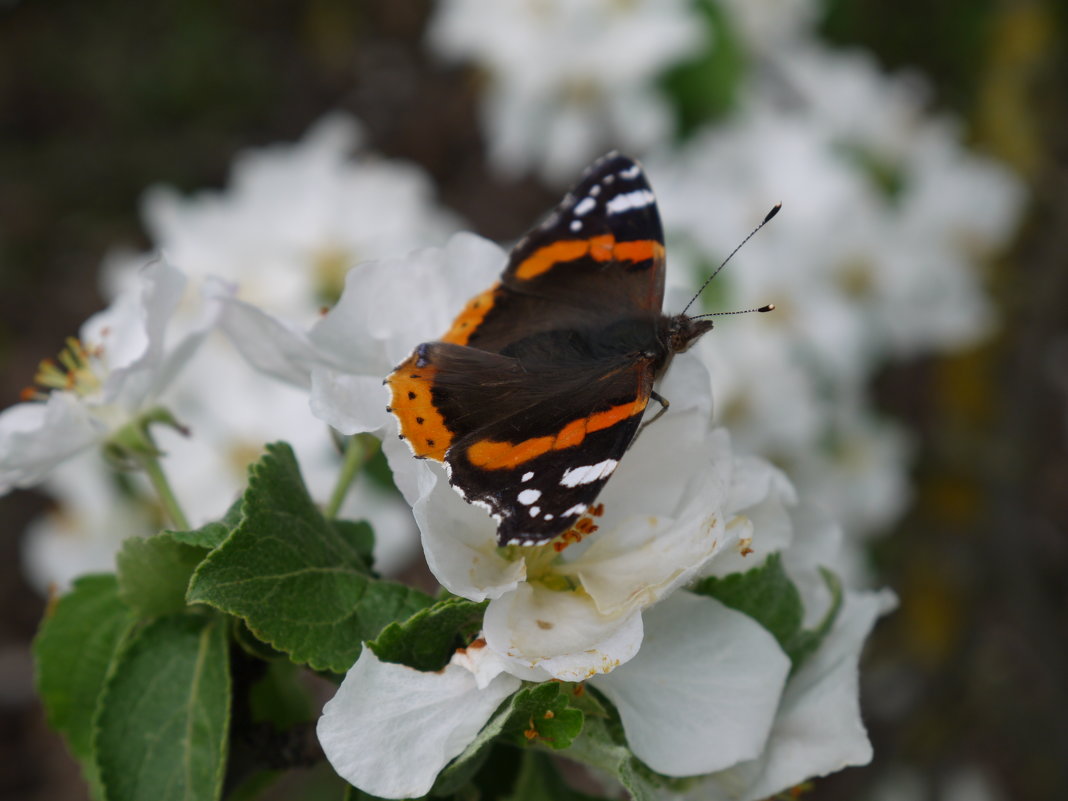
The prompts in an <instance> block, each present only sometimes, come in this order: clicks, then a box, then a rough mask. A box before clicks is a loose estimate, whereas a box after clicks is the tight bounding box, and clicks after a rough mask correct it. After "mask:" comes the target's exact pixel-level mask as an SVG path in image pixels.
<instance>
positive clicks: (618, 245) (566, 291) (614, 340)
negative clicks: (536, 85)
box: [386, 153, 664, 544]
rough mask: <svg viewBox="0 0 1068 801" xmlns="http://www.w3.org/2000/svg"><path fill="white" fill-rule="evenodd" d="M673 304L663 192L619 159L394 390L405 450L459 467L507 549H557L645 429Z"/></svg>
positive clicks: (548, 223)
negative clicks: (666, 297) (668, 299)
mask: <svg viewBox="0 0 1068 801" xmlns="http://www.w3.org/2000/svg"><path fill="white" fill-rule="evenodd" d="M663 294H664V244H663V232H662V230H661V226H660V217H659V213H658V212H657V208H656V201H655V198H654V196H653V193H652V190H651V189H650V188H649V183H648V181H647V180H646V178H645V174H644V173H643V171H642V169H641V167H640V165H638V163H637V162H635V161H633V160H632V159H629V158H627V157H626V156H622V155H619V154H614V153H613V154H609V155H608V156H605V157H604V158H602V159H600V160H599V161H597V162H596V163H594V164H593V165H592V166H591V167H590V169H589V170H587V172H586V174H585V175H584V176H583V177H582V179H581V180H580V181H579V183H578V184H577V185H576V186H575V187H574V189H572V191H571V192H570V193H568V195H567V196H566V197H565V198H564V199H563V201H562V202H561V203H560V205H559V206H558V207H557V208H556V209H555V210H554V211H553V213H552V214H550V215H549V217H548V218H547V219H546V220H545V221H544V222H543V223H542V224H541V225H539V226H538V227H536V228H535V229H534V230H532V231H531V232H530V233H529V234H528V235H527V236H526V237H524V238H523V239H522V240H521V241H520V242H519V243H518V244H517V245H516V247H515V248H514V249H513V251H512V253H511V256H510V257H509V261H508V265H507V267H506V268H505V270H504V273H503V274H502V276H501V279H500V281H499V282H498V284H496V285H495V286H493V287H490V288H489V289H487V290H486V291H485V292H482V293H481V294H479V295H477V296H476V297H474V298H472V299H471V301H470V302H468V304H467V306H465V308H464V309H463V311H461V313H460V314H459V316H458V317H457V318H456V320H455V321H454V322H453V325H452V327H451V328H450V329H449V331H447V332H446V333H445V335H444V336H443V337H442V339H441V341H440V342H435V343H424V344H422V345H420V346H418V347H417V348H416V349H415V351H414V352H413V353H412V355H411V356H410V357H409V358H408V359H407V360H406V361H405V362H404V363H402V364H401V365H399V366H398V367H397V369H396V370H395V371H394V372H393V373H392V374H391V375H390V376H389V377H388V378H387V379H386V383H387V384H388V385H389V387H390V393H391V401H390V410H391V411H392V412H393V414H394V415H395V416H396V417H397V419H398V420H399V422H400V427H401V437H402V439H406V440H407V441H408V444H409V446H410V447H411V448H412V451H413V453H414V454H415V455H416V456H417V457H419V458H431V459H436V460H438V461H444V462H445V464H446V466H447V467H448V469H449V471H450V481H451V483H452V484H453V486H454V487H455V488H456V489H457V490H458V491H459V492H460V493H461V494H462V495H463V496H464V497H465V498H466V499H467V500H468V501H470V502H472V503H477V504H480V505H482V506H484V507H486V508H487V509H489V511H490V513H491V514H492V515H493V516H494V517H495V518H496V519H497V520H498V522H499V528H498V538H499V540H500V542H501V543H502V544H504V543H513V542H522V543H526V544H530V543H535V542H542V541H547V540H549V539H552V538H553V537H555V536H557V535H558V534H560V533H561V532H563V531H565V530H567V529H568V528H569V527H570V526H571V525H572V524H573V523H574V522H575V521H576V520H578V519H579V517H581V515H582V514H583V513H584V512H585V511H586V510H587V509H588V508H589V507H590V505H591V504H592V503H593V501H594V500H595V499H596V497H597V494H598V492H600V490H601V488H602V487H603V486H604V484H605V482H606V481H607V480H608V478H609V476H610V475H611V474H612V471H613V470H614V469H615V466H616V464H617V463H618V462H619V460H620V458H622V456H623V454H624V453H625V452H626V450H627V447H628V446H629V444H630V441H631V440H632V439H633V438H634V435H635V433H636V432H637V430H638V426H639V424H640V421H641V416H642V413H643V412H644V410H645V406H646V404H647V403H648V401H649V396H650V393H651V391H652V382H653V374H654V367H653V362H654V361H655V359H651V358H650V357H649V354H650V353H651V352H652V351H653V350H655V345H656V336H655V328H656V323H657V320H658V319H659V318H660V307H661V304H662V301H663Z"/></svg>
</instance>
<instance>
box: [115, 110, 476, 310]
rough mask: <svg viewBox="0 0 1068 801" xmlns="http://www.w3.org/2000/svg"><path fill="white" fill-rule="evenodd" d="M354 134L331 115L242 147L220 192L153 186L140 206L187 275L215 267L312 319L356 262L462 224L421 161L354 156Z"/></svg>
mask: <svg viewBox="0 0 1068 801" xmlns="http://www.w3.org/2000/svg"><path fill="white" fill-rule="evenodd" d="M359 142H360V134H359V126H358V124H357V123H356V121H355V120H353V119H352V118H351V117H348V116H345V115H343V114H331V115H328V116H326V117H324V118H323V119H322V120H320V121H319V122H318V123H317V124H316V125H314V126H313V127H312V128H311V129H310V130H309V131H308V133H307V134H306V135H305V137H304V139H302V140H301V141H300V142H297V143H295V144H284V145H275V146H273V147H268V148H263V149H259V150H251V151H247V152H245V153H243V154H240V155H239V156H238V157H237V158H236V159H235V160H234V166H233V168H232V172H231V178H230V185H229V187H227V188H226V189H225V190H223V191H221V192H219V191H210V192H201V193H199V194H197V195H193V196H192V197H189V198H183V197H182V196H181V195H179V194H178V193H177V192H176V191H175V190H174V189H171V188H168V187H155V188H153V189H150V190H149V191H148V192H147V193H146V195H145V199H144V209H143V211H144V217H145V225H146V227H147V228H148V230H149V233H150V234H151V237H152V241H153V244H154V246H155V247H156V248H158V249H160V250H162V251H164V252H165V253H166V254H167V255H168V257H169V258H171V259H172V260H174V261H175V262H176V263H178V264H181V265H182V268H183V270H185V271H186V272H187V274H188V275H189V276H190V277H192V278H203V277H204V276H208V275H214V276H219V277H221V278H223V279H225V280H227V281H229V282H231V283H234V284H236V285H237V287H238V296H239V297H241V298H242V299H244V300H247V301H249V302H251V303H255V304H257V305H260V306H262V307H263V308H265V309H268V310H270V311H271V312H272V313H274V314H278V315H281V316H282V317H285V318H289V319H293V320H295V321H297V322H300V323H301V324H303V325H307V324H310V323H311V322H312V321H313V320H314V319H315V317H316V315H318V314H319V312H320V310H321V309H322V308H323V307H324V306H329V305H330V304H331V303H332V302H333V301H334V300H335V299H336V298H337V295H338V294H339V292H340V290H341V285H342V282H343V280H344V277H345V273H346V272H347V271H348V269H349V268H350V267H352V266H353V265H355V264H357V263H358V262H361V261H366V260H368V259H375V258H380V257H382V256H387V255H392V254H395V253H406V252H408V251H409V250H411V249H412V248H413V247H418V246H420V245H423V244H436V243H439V242H440V241H442V240H443V239H444V238H445V237H446V236H447V234H448V233H449V232H450V231H451V230H452V229H454V228H455V226H456V222H455V220H454V218H453V217H452V215H450V214H448V213H446V212H445V211H443V210H442V209H441V208H440V207H439V206H438V205H437V204H436V202H435V200H434V192H433V185H432V184H431V181H430V179H429V177H428V176H427V175H426V174H425V173H424V172H423V171H422V170H421V169H419V168H418V167H417V166H415V165H412V164H408V163H405V162H401V161H396V160H386V159H383V158H381V157H379V156H376V155H375V154H374V153H371V152H361V153H360V155H359V156H358V157H353V155H352V152H353V150H354V149H355V148H356V147H357V146H358V144H359ZM128 264H129V262H128V261H126V262H124V261H122V260H116V263H114V264H112V265H110V267H109V269H108V270H107V271H106V272H105V275H104V279H105V287H106V288H110V289H112V290H113V289H114V287H116V286H121V285H122V283H123V282H124V281H125V280H126V279H127V277H128V273H129V267H128Z"/></svg>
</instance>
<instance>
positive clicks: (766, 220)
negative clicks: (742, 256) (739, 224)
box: [682, 203, 782, 317]
mask: <svg viewBox="0 0 1068 801" xmlns="http://www.w3.org/2000/svg"><path fill="white" fill-rule="evenodd" d="M781 208H782V203H776V204H775V206H774V207H773V208H772V209H771V211H769V212H768V213H767V214H766V215H764V219H763V220H762V221H761V223H760V225H758V226H757V227H756V228H754V229H753V230H752V231H750V232H749V236H747V237H746V238H745V239H743V240H742V241H741V243H740V244H739V245H738V247H736V248H735V249H734V250H732V251H731V253H730V255H729V256H727V258H725V259H724V260H723V263H722V264H720V265H719V267H717V268H716V271H715V272H714V273H712V275H710V276H708V278H707V279H706V280H705V282H704V283H703V284H701V288H700V289H698V290H697V294H695V295H694V296H693V297H692V298H690V302H689V303H687V304H686V309H688V308H690V307H691V306H692V305H693V302H694V301H695V300H697V299H698V298H699V297H701V293H702V292H704V291H705V287H707V286H708V285H709V284H710V283H712V279H713V278H715V277H716V276H717V275H719V271H720V270H722V269H723V268H724V267H726V266H727V262H729V261H730V260H731V259H732V258H734V254H735V253H737V252H738V251H739V250H741V249H742V245H744V244H745V243H746V242H748V241H749V240H750V239H752V238H753V237H754V236H756V232H757V231H759V230H760V229H761V228H763V227H764V226H765V225H767V224H768V223H769V222H771V218H772V217H774V216H775V215H776V214H778V213H779V209H781ZM774 308H775V306H774V305H771V306H770V307H768V306H761V307H760V308H759V309H748V310H747V311H771V310H772V309H774ZM686 309H683V310H682V313H683V314H686ZM722 313H723V314H745V312H722ZM701 316H702V317H708V316H710V315H707V314H703V315H701Z"/></svg>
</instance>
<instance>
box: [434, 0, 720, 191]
mask: <svg viewBox="0 0 1068 801" xmlns="http://www.w3.org/2000/svg"><path fill="white" fill-rule="evenodd" d="M428 36H429V41H430V45H431V47H432V48H433V49H434V50H436V51H437V52H438V53H440V54H441V55H443V56H445V57H447V58H450V59H453V60H466V61H472V62H474V63H475V64H477V65H478V66H479V67H481V68H482V69H483V70H484V71H485V72H486V73H487V77H488V86H487V87H486V90H485V96H484V98H483V101H482V102H483V107H482V115H483V125H484V128H485V130H486V133H487V144H488V145H489V150H490V158H491V160H492V161H493V163H494V165H495V166H496V167H497V168H498V169H499V170H501V171H502V172H504V173H506V174H512V175H514V174H517V173H521V172H524V171H526V170H528V169H530V168H536V169H538V170H539V171H540V172H541V174H542V176H543V177H544V178H545V179H546V180H548V181H549V182H551V183H561V182H567V181H570V180H571V179H572V178H573V177H574V175H575V174H577V172H578V170H580V169H581V168H582V167H583V166H584V165H585V164H586V163H588V162H589V161H590V160H591V159H592V158H593V157H594V156H597V155H599V154H600V153H601V152H603V151H605V150H607V149H609V148H610V147H621V148H623V149H626V150H628V151H631V152H637V153H640V152H643V151H644V150H646V149H647V148H648V147H650V146H651V145H653V144H654V143H657V142H663V141H665V140H666V139H668V138H669V137H670V135H671V133H672V130H673V125H674V121H673V116H672V115H673V112H672V109H671V108H670V106H669V104H668V103H667V101H666V100H665V98H663V97H662V96H661V95H660V93H659V92H658V90H657V88H656V84H655V81H656V78H657V77H658V76H659V75H661V74H662V73H663V72H664V71H665V70H666V69H667V68H668V67H670V66H672V65H674V64H678V63H680V62H681V61H684V60H685V59H687V58H688V57H690V56H692V55H693V54H694V53H695V52H696V51H697V50H698V49H700V48H701V47H702V46H708V41H707V39H708V31H707V29H706V27H705V25H704V21H703V19H702V17H701V15H700V14H698V13H697V12H696V10H695V9H694V7H693V5H692V4H691V3H690V2H688V0H635V2H627V3H620V2H617V0H500V1H499V2H494V3H483V2H479V0H440V2H439V3H438V6H437V10H436V12H435V15H434V17H433V18H432V19H431V23H430V30H429V34H428Z"/></svg>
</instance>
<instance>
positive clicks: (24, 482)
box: [0, 392, 106, 494]
mask: <svg viewBox="0 0 1068 801" xmlns="http://www.w3.org/2000/svg"><path fill="white" fill-rule="evenodd" d="M105 433H106V428H105V427H104V426H103V425H102V424H101V423H100V422H99V421H97V420H95V419H94V418H93V417H92V415H91V414H90V413H89V411H88V410H87V409H86V407H85V405H84V404H82V403H81V402H79V401H78V399H77V398H75V397H74V396H73V395H71V394H69V393H67V392H53V393H52V394H50V395H49V396H48V401H47V402H45V403H36V402H35V403H18V404H16V405H14V406H12V407H10V408H9V409H5V410H4V412H3V413H0V494H3V493H6V492H8V491H9V490H10V489H11V488H12V487H29V486H32V485H34V484H36V483H37V482H38V481H40V480H41V479H42V478H44V477H45V475H46V474H47V473H48V472H49V471H50V470H51V469H52V468H53V467H55V466H56V465H57V464H59V463H60V462H62V461H63V460H64V459H67V458H69V457H71V456H73V455H74V454H76V453H78V451H81V450H83V449H85V448H88V447H89V446H90V445H92V444H93V443H94V442H95V441H96V440H97V439H99V438H100V437H102V436H103V435H104V434H105Z"/></svg>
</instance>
